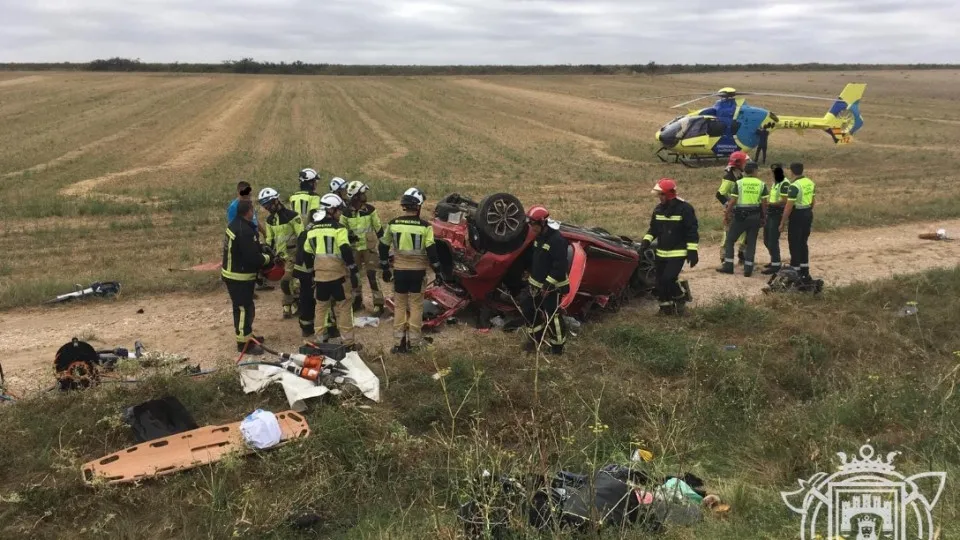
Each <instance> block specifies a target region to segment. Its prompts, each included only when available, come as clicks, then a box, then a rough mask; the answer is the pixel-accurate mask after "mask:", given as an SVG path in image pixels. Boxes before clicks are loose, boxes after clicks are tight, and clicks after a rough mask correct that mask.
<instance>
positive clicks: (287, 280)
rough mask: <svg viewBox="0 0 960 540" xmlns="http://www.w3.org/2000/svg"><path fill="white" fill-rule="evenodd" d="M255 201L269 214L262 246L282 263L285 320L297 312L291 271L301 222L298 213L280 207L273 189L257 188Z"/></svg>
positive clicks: (281, 287)
mask: <svg viewBox="0 0 960 540" xmlns="http://www.w3.org/2000/svg"><path fill="white" fill-rule="evenodd" d="M257 201H258V202H259V203H260V206H261V207H263V208H264V209H266V210H267V212H269V213H270V215H269V216H267V220H266V225H267V226H266V235H265V236H266V237H265V239H264V243H265V244H266V245H268V246H270V249H272V250H273V252H274V253H276V254H277V257H279V258H281V259H283V261H284V273H283V277H282V278H281V279H280V290H281V291H283V318H284V319H289V318H292V317H293V316H294V315H295V314H296V313H297V312H298V311H299V308H298V304H297V303H296V298H295V297H294V292H295V291H294V290H293V270H294V266H295V259H296V255H297V237H298V236H300V233H301V232H303V221H302V220H301V219H300V214H298V213H296V212H294V211H293V210H290V209H289V208H287V207H285V206H283V203H281V202H280V194H279V193H277V190H275V189H273V188H263V189H261V190H260V194H259V195H258V196H257Z"/></svg>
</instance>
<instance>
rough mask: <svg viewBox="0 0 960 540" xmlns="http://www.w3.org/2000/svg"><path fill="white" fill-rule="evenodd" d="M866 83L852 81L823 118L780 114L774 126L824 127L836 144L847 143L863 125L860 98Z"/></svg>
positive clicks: (784, 127)
mask: <svg viewBox="0 0 960 540" xmlns="http://www.w3.org/2000/svg"><path fill="white" fill-rule="evenodd" d="M866 88H867V85H866V84H860V83H850V84H848V85H847V86H846V87H844V89H843V92H840V96H839V97H838V98H837V100H836V101H834V102H833V105H832V106H831V107H830V110H828V111H827V114H825V115H823V117H822V118H815V117H806V116H779V117H778V118H777V122H776V125H775V126H774V127H776V128H780V129H798V130H804V129H822V130H824V131H826V132H827V133H828V134H829V135H830V136H831V137H833V142H835V143H836V144H847V143H849V142H851V141H852V140H853V134H854V133H856V132H857V131H859V130H860V128H861V127H863V117H861V116H860V99H861V98H863V93H864V91H865V90H866Z"/></svg>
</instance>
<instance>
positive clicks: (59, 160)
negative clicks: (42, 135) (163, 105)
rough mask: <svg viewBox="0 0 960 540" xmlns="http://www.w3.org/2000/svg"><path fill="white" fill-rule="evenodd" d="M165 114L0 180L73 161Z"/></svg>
mask: <svg viewBox="0 0 960 540" xmlns="http://www.w3.org/2000/svg"><path fill="white" fill-rule="evenodd" d="M207 80H209V79H202V80H201V79H197V80H196V81H195V82H196V84H195V85H194V86H199V85H201V84H203V83H204V82H205V81H207ZM185 88H192V87H191V86H187V87H185ZM177 90H181V89H180V88H174V89H173V90H172V91H171V94H174V93H176V91H177ZM199 95H202V94H196V95H194V96H191V97H189V98H187V99H186V100H184V101H181V103H186V102H189V101H190V100H191V99H192V98H194V97H196V96H199ZM164 97H167V96H164ZM161 99H162V98H161ZM166 114H169V112H168V111H166V110H160V111H158V112H156V113H154V114H151V115H148V116H146V117H144V118H142V119H140V120H139V121H138V122H135V123H133V124H131V125H129V126H127V127H125V128H123V129H121V130H119V131H117V132H114V133H111V134H110V135H107V136H104V137H101V138H99V139H96V140H94V141H90V142H88V143H87V144H84V145H82V146H80V147H78V148H74V149H73V150H70V151H69V152H67V153H65V154H63V155H60V156H57V157H56V158H54V159H52V160H50V161H47V162H46V163H38V164H36V165H33V166H32V167H27V168H26V169H21V170H19V171H12V172H8V173H5V174H2V175H0V180H3V179H7V178H14V177H17V176H21V175H23V174H27V173H36V172H42V171H45V170H47V169H51V168H53V167H56V166H58V165H61V164H63V163H67V162H70V161H73V160H75V159H77V158H79V157H81V156H83V155H84V154H86V153H87V152H89V151H90V150H93V149H95V148H99V147H101V146H103V145H106V144H110V143H112V142H114V141H117V140H120V139H122V138H124V137H127V136H129V135H131V134H132V133H134V132H136V131H137V130H138V129H140V128H141V127H143V126H144V125H146V124H149V123H150V122H153V121H154V120H155V119H157V118H160V117H162V116H163V115H166Z"/></svg>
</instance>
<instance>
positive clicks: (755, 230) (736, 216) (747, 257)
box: [723, 209, 761, 272]
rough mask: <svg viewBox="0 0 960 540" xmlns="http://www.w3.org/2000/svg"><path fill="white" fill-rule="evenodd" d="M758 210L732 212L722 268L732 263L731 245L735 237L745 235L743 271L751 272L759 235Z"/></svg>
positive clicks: (735, 239) (734, 241)
mask: <svg viewBox="0 0 960 540" xmlns="http://www.w3.org/2000/svg"><path fill="white" fill-rule="evenodd" d="M760 217H761V216H760V210H759V209H758V210H756V211H753V212H737V210H734V211H733V221H732V222H731V223H730V229H729V230H728V231H727V242H726V244H724V246H723V264H724V266H726V265H728V264H730V265H732V264H733V263H734V260H733V244H734V243H736V241H737V237H739V236H740V235H741V234H743V233H747V239H746V242H745V244H746V246H745V248H744V250H743V251H744V254H743V256H744V261H743V267H744V271H746V270H750V271H751V272H752V271H753V258H754V256H755V255H756V252H757V236H758V235H759V234H760Z"/></svg>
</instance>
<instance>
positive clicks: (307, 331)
mask: <svg viewBox="0 0 960 540" xmlns="http://www.w3.org/2000/svg"><path fill="white" fill-rule="evenodd" d="M315 333H316V330H315V329H313V328H303V327H301V328H300V337H305V338H308V337H311V336H313V334H315Z"/></svg>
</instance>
